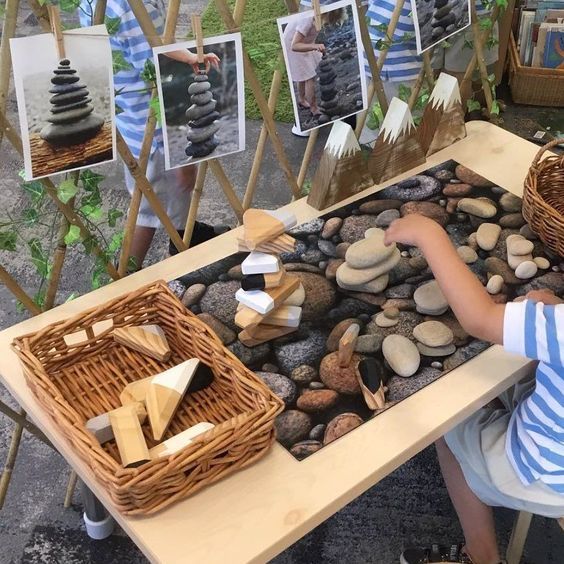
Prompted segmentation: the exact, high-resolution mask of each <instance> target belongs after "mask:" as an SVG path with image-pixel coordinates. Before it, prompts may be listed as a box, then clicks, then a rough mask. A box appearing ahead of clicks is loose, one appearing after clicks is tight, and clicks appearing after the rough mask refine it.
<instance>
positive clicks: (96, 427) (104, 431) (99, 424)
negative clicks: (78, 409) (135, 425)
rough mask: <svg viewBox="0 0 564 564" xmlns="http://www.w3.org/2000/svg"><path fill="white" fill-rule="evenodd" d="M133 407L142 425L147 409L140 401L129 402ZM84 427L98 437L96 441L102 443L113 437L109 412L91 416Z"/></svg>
mask: <svg viewBox="0 0 564 564" xmlns="http://www.w3.org/2000/svg"><path fill="white" fill-rule="evenodd" d="M130 404H131V405H133V407H134V408H135V411H136V413H137V417H138V418H139V423H140V424H141V425H143V423H144V422H145V419H146V418H147V411H146V410H145V406H144V405H143V404H142V403H140V402H130ZM86 428H87V429H88V430H89V431H90V432H91V433H92V434H93V435H94V436H95V437H96V439H98V442H99V443H100V444H101V445H102V444H104V443H107V442H108V441H111V440H112V439H113V438H114V431H113V429H112V424H111V422H110V413H109V412H108V413H102V414H101V415H98V416H96V417H92V418H91V419H89V420H88V421H87V422H86Z"/></svg>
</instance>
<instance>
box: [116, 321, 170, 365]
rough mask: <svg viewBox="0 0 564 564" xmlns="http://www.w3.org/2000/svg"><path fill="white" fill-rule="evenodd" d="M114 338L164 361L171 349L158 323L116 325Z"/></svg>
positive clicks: (120, 342) (121, 343) (168, 357)
mask: <svg viewBox="0 0 564 564" xmlns="http://www.w3.org/2000/svg"><path fill="white" fill-rule="evenodd" d="M113 335H114V340H115V341H116V342H117V343H119V344H120V345H124V346H126V347H129V348H130V349H133V350H135V351H137V352H140V353H143V354H146V355H147V356H150V357H151V358H155V359H157V360H160V361H161V362H166V361H167V360H169V359H170V355H171V354H172V353H171V350H170V347H169V346H168V342H167V340H166V336H165V334H164V331H163V330H162V329H161V328H160V327H159V326H158V325H140V326H137V327H117V328H116V329H114V331H113Z"/></svg>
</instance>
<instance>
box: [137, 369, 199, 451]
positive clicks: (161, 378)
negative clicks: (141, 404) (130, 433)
mask: <svg viewBox="0 0 564 564" xmlns="http://www.w3.org/2000/svg"><path fill="white" fill-rule="evenodd" d="M199 363H200V361H199V360H198V359H197V358H191V359H190V360H187V361H185V362H183V363H182V364H179V365H178V366H174V367H173V368H170V369H169V370H166V371H165V372H162V373H161V374H157V375H156V376H153V379H152V381H151V383H150V384H149V387H148V388H147V400H146V406H147V414H148V415H149V423H150V424H151V430H152V431H153V438H154V439H155V440H156V441H160V440H161V439H162V438H163V436H164V434H165V433H166V430H167V429H168V426H169V425H170V422H171V421H172V418H173V417H174V414H175V413H176V410H177V409H178V406H179V405H180V402H181V401H182V398H183V397H184V394H185V393H186V391H187V389H188V387H189V385H190V382H191V381H192V378H193V377H194V375H195V374H196V370H197V368H198V365H199Z"/></svg>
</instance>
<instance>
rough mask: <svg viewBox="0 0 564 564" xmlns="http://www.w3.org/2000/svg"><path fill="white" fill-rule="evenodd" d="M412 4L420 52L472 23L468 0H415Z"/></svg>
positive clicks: (418, 50)
mask: <svg viewBox="0 0 564 564" xmlns="http://www.w3.org/2000/svg"><path fill="white" fill-rule="evenodd" d="M412 6H413V20H414V22H415V37H416V41H417V52H418V53H422V52H423V51H426V50H427V49H430V48H431V47H433V46H434V45H437V44H438V43H440V42H441V41H444V40H445V39H447V38H448V37H450V36H451V35H453V34H455V33H457V32H458V31H460V30H462V29H464V28H465V27H468V26H469V25H470V2H469V1H468V0H415V2H413V3H412Z"/></svg>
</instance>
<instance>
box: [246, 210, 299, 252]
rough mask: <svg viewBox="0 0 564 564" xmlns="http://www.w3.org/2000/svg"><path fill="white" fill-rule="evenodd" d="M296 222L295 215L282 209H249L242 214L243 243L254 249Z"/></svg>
mask: <svg viewBox="0 0 564 564" xmlns="http://www.w3.org/2000/svg"><path fill="white" fill-rule="evenodd" d="M296 223H297V220H296V216H295V215H294V214H291V213H288V212H285V211H283V210H276V211H270V210H257V209H249V210H247V211H246V212H245V213H244V215H243V225H244V232H245V236H244V237H245V244H246V245H247V247H248V248H249V249H251V250H255V249H256V248H257V246H259V245H260V244H261V243H265V242H266V241H269V240H270V239H273V238H275V237H278V236H279V235H282V234H283V233H284V232H285V231H286V230H287V229H290V228H291V227H293V226H294V225H296Z"/></svg>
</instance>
